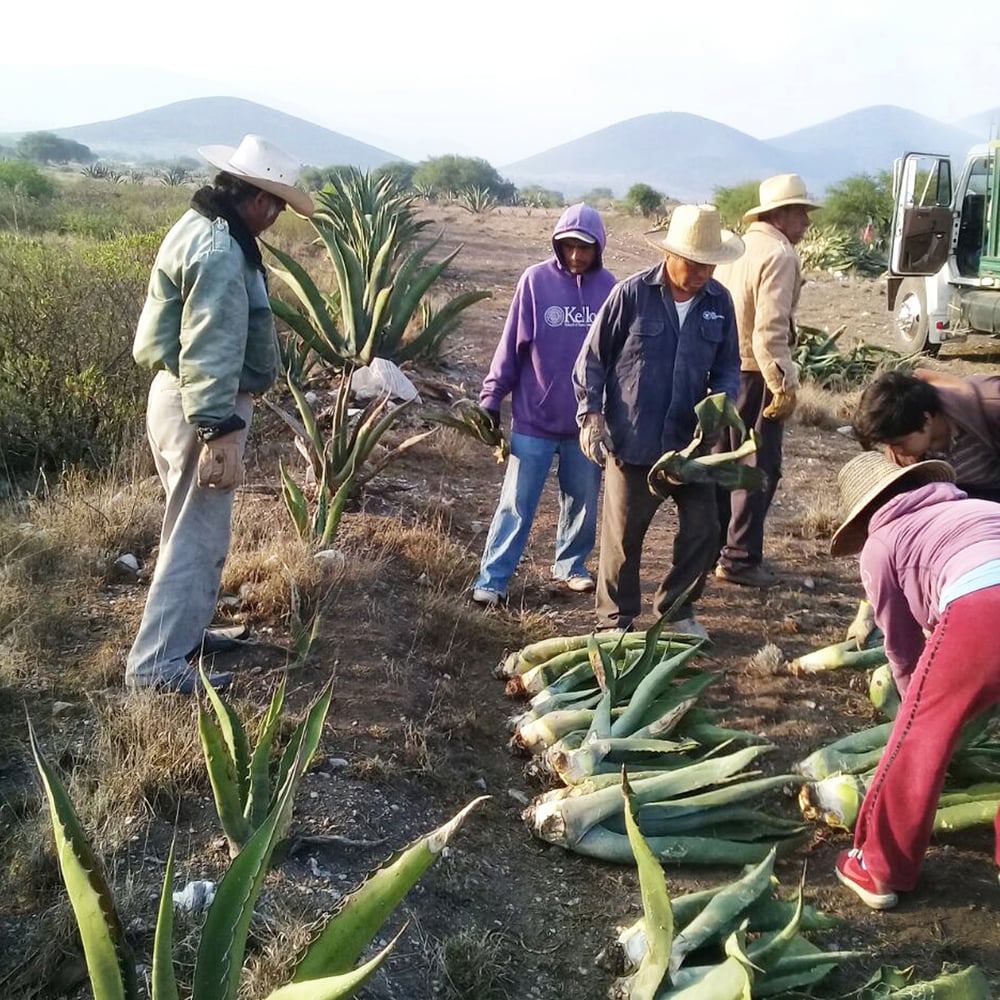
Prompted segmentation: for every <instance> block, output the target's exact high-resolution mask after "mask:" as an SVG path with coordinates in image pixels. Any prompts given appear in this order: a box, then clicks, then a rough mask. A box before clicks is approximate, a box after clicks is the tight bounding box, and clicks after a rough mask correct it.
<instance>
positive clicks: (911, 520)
mask: <svg viewBox="0 0 1000 1000" xmlns="http://www.w3.org/2000/svg"><path fill="white" fill-rule="evenodd" d="M954 479H955V472H954V470H953V469H952V467H951V466H950V465H948V464H947V463H946V462H942V461H939V460H937V459H932V460H930V461H925V462H917V463H916V464H915V465H908V466H904V467H902V468H901V467H899V466H897V465H894V464H893V463H892V462H890V461H889V459H888V458H886V457H885V456H884V455H882V454H880V453H879V452H874V451H868V452H864V453H863V454H861V455H858V456H857V457H856V458H853V459H851V461H850V462H848V463H847V464H846V465H845V466H844V467H843V469H841V470H840V476H839V480H838V481H839V485H840V493H841V498H842V502H843V506H844V509H845V510H846V511H847V515H846V517H845V519H844V523H843V524H842V525H841V526H840V527H839V528H838V529H837V531H836V533H835V534H834V536H833V542H832V544H831V546H830V549H831V552H832V553H833V554H834V555H849V554H851V553H855V552H859V551H860V553H861V582H862V583H863V584H864V588H865V591H866V593H867V595H868V599H869V600H870V601H871V603H872V606H873V608H874V610H875V621H876V622H877V623H878V625H879V627H880V628H881V629H882V631H883V633H884V634H885V652H886V657H887V658H888V660H889V666H890V668H891V669H892V673H893V677H895V679H896V686H897V687H898V688H899V693H900V694H901V695H902V698H903V702H902V705H901V706H900V708H899V711H898V712H897V714H896V719H895V722H894V724H893V729H892V734H891V735H890V737H889V740H888V743H887V744H886V748H885V752H884V753H883V754H882V759H881V760H880V761H879V765H878V768H877V770H876V771H875V776H874V777H873V778H872V781H871V784H870V785H869V787H868V792H867V793H866V795H865V798H864V802H863V803H862V804H861V810H860V812H859V813H858V822H857V825H856V827H855V830H854V847H853V848H852V849H851V850H849V851H842V852H841V853H840V855H839V856H838V857H837V863H836V869H835V871H836V875H837V878H838V880H839V881H840V882H841V883H842V884H843V885H845V886H846V887H847V888H848V889H850V890H851V891H852V892H854V894H855V895H857V896H858V898H859V899H861V901H862V902H864V903H865V904H866V905H867V906H870V907H871V908H872V909H875V910H886V909H889V908H890V907H892V906H895V905H896V903H897V901H898V897H897V893H898V892H906V891H909V890H911V889H913V888H914V887H915V886H916V884H917V879H918V877H919V875H920V869H921V867H922V866H923V861H924V854H925V853H926V851H927V845H928V843H929V842H930V838H931V832H932V830H933V827H934V815H935V812H936V810H937V805H938V799H939V798H940V796H941V789H942V788H943V787H944V780H945V772H946V770H947V768H948V764H949V762H950V761H951V757H952V754H953V753H954V752H955V748H956V746H957V745H958V741H959V737H960V735H961V732H962V727H963V726H964V725H965V723H966V722H968V721H969V720H971V719H972V718H974V717H975V716H977V715H980V714H981V713H983V712H985V711H987V710H988V709H991V708H993V707H995V706H996V705H997V704H1000V649H998V647H997V646H996V645H995V644H994V643H993V642H990V641H989V636H991V635H992V634H993V629H994V628H996V622H997V620H998V619H1000V507H998V506H997V505H996V504H995V503H992V502H991V501H989V500H972V499H969V498H968V497H967V495H966V494H965V493H964V492H963V491H962V490H960V489H959V488H958V487H957V486H955V485H954ZM925 636H927V638H925ZM995 827H996V836H997V844H996V860H997V862H998V864H1000V814H998V816H997V819H996V822H995Z"/></svg>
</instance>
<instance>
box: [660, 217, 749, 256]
mask: <svg viewBox="0 0 1000 1000" xmlns="http://www.w3.org/2000/svg"><path fill="white" fill-rule="evenodd" d="M647 242H648V243H649V244H650V246H654V247H656V249H657V250H662V251H663V252H664V253H671V254H673V255H674V256H675V257H684V258H685V259H686V260H693V261H694V262H695V263H696V264H725V263H728V262H729V261H731V260H736V259H737V258H738V257H742V256H743V250H744V249H745V248H744V246H743V240H741V239H740V238H739V237H738V236H737V235H736V233H731V232H730V231H729V230H728V229H723V228H722V220H721V219H720V217H719V210H718V209H717V208H716V207H715V206H714V205H678V206H677V207H676V208H675V209H674V210H673V213H672V214H671V216H670V225H669V226H667V234H666V236H664V237H663V239H661V240H652V239H648V238H647Z"/></svg>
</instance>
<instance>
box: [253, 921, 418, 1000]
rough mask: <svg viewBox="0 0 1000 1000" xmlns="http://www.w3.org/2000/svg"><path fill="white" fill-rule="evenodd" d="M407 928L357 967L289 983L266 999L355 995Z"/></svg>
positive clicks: (338, 999) (330, 998)
mask: <svg viewBox="0 0 1000 1000" xmlns="http://www.w3.org/2000/svg"><path fill="white" fill-rule="evenodd" d="M405 930H406V927H405V926H404V927H403V929H402V930H401V931H400V932H399V933H398V934H397V935H396V936H395V937H394V938H393V939H392V940H391V941H390V942H389V943H388V944H387V945H386V946H385V947H384V948H383V949H382V950H381V951H380V952H379V953H378V954H377V955H376V956H375V957H374V958H372V959H371V960H369V961H368V962H365V964H364V965H362V966H359V967H358V968H357V969H353V970H351V971H350V972H345V973H343V974H342V975H337V976H324V977H323V978H321V979H310V980H308V982H304V983H289V984H288V985H287V986H282V987H281V988H280V989H277V990H275V991H274V992H273V993H270V994H268V996H267V997H265V1000H343V998H346V997H351V996H354V994H355V992H356V991H357V990H358V989H359V988H360V987H361V986H363V985H364V984H365V983H366V982H367V981H368V980H369V979H370V978H371V977H372V974H373V973H374V972H376V971H377V970H378V968H379V967H380V966H381V965H382V963H383V962H384V961H385V960H386V959H387V958H388V957H389V953H390V952H391V951H392V949H393V948H395V947H396V942H397V941H399V939H400V938H401V937H402V936H403V932H404V931H405Z"/></svg>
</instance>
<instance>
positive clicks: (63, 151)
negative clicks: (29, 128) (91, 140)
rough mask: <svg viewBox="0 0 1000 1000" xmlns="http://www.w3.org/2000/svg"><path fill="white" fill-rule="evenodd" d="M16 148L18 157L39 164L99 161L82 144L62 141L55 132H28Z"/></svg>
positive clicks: (67, 140)
mask: <svg viewBox="0 0 1000 1000" xmlns="http://www.w3.org/2000/svg"><path fill="white" fill-rule="evenodd" d="M14 148H15V150H16V151H17V155H18V156H20V157H22V158H23V159H25V160H35V161H36V162H38V163H70V162H74V163H91V162H92V161H93V160H96V159H97V157H96V156H95V155H94V154H93V153H92V152H91V151H90V149H89V148H88V147H87V146H84V144H83V143H82V142H74V141H73V140H72V139H62V138H60V137H59V136H58V135H56V134H55V133H54V132H28V133H27V134H25V135H23V136H21V138H20V139H18V140H17V144H16V146H15V147H14Z"/></svg>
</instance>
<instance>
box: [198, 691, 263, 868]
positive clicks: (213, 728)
mask: <svg viewBox="0 0 1000 1000" xmlns="http://www.w3.org/2000/svg"><path fill="white" fill-rule="evenodd" d="M206 683H207V682H206ZM198 735H199V736H200V737H201V747H202V750H203V752H204V754H205V766H206V767H207V769H208V779H209V781H210V782H211V784H212V794H213V795H214V796H215V811H216V812H217V813H218V814H219V822H220V823H221V824H222V832H223V833H224V834H225V835H226V840H228V841H229V853H230V855H231V856H233V857H235V855H236V854H237V853H239V851H240V848H242V847H243V845H244V844H245V843H246V840H247V838H248V837H249V836H250V827H249V824H248V823H247V821H246V819H245V817H244V815H243V799H242V798H241V796H240V788H239V782H237V780H236V774H235V772H234V770H233V760H232V757H231V756H230V755H229V752H228V751H227V749H226V745H225V740H224V739H223V736H222V733H221V732H220V730H219V727H218V726H217V725H216V724H215V723H214V722H213V721H212V718H211V716H210V715H209V714H208V712H206V711H205V709H203V708H202V707H201V706H200V705H199V706H198Z"/></svg>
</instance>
